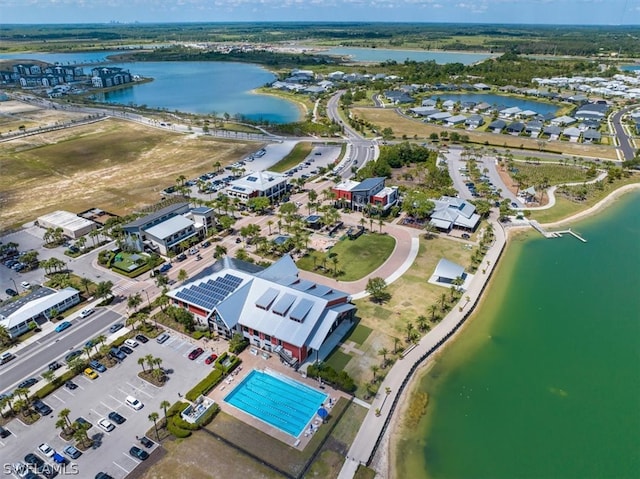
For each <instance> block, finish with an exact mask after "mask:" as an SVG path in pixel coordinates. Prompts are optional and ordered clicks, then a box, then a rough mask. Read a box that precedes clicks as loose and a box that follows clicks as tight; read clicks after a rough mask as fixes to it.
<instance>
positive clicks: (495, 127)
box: [487, 120, 507, 133]
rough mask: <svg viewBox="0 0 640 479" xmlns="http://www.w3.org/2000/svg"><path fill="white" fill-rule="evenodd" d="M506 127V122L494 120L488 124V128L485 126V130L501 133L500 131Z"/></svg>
mask: <svg viewBox="0 0 640 479" xmlns="http://www.w3.org/2000/svg"><path fill="white" fill-rule="evenodd" d="M506 127H507V122H506V121H504V120H494V121H492V122H491V123H489V126H487V130H488V131H490V132H493V133H502V130H504V129H505V128H506Z"/></svg>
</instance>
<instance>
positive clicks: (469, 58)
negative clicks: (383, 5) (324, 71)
mask: <svg viewBox="0 0 640 479" xmlns="http://www.w3.org/2000/svg"><path fill="white" fill-rule="evenodd" d="M323 53H326V54H328V55H340V56H348V57H351V59H353V60H354V61H360V62H384V61H386V60H394V61H396V62H398V63H403V62H404V61H405V60H414V61H417V62H426V61H432V60H433V61H435V62H436V63H438V64H440V65H445V64H447V63H462V64H464V65H471V64H472V63H477V62H481V61H482V60H486V59H487V58H491V57H492V56H495V55H490V54H488V53H486V54H485V53H454V52H428V51H420V50H385V49H381V48H352V47H338V48H331V49H330V50H327V51H325V52H323Z"/></svg>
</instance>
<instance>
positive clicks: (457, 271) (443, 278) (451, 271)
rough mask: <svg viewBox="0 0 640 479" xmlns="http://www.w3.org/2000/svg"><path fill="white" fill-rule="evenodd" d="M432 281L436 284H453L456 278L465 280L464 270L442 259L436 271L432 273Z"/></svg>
mask: <svg viewBox="0 0 640 479" xmlns="http://www.w3.org/2000/svg"><path fill="white" fill-rule="evenodd" d="M433 276H434V280H435V281H436V282H437V283H446V284H453V282H454V281H455V280H456V278H461V279H462V280H465V279H466V277H467V273H465V272H464V268H463V267H462V266H460V265H459V264H456V263H454V262H453V261H449V260H448V259H444V258H442V259H441V260H440V261H439V262H438V265H437V266H436V270H435V271H434V273H433Z"/></svg>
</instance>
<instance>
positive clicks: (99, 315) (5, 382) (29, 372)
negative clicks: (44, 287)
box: [0, 308, 123, 392]
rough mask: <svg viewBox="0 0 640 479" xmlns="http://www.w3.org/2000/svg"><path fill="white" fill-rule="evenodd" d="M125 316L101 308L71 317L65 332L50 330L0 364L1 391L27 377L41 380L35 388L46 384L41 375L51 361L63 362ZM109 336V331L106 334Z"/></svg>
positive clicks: (8, 388) (11, 387)
mask: <svg viewBox="0 0 640 479" xmlns="http://www.w3.org/2000/svg"><path fill="white" fill-rule="evenodd" d="M118 320H123V318H122V317H121V316H120V315H119V314H117V313H115V312H113V311H111V310H108V309H102V308H98V309H96V312H95V313H93V314H92V315H91V316H89V317H88V318H84V319H77V320H72V321H71V322H72V324H73V326H71V327H70V328H69V329H67V330H66V331H63V332H62V333H56V332H51V333H49V334H46V335H43V336H42V337H41V338H39V339H38V340H37V341H35V342H34V343H31V344H29V345H28V346H25V347H24V348H23V349H21V350H20V351H18V352H17V353H16V358H15V359H13V360H12V361H9V362H8V363H6V364H3V365H2V366H0V384H1V385H2V386H1V387H2V392H5V391H10V390H12V389H13V388H15V386H16V385H17V384H18V383H20V382H22V381H23V380H24V379H27V378H31V377H36V378H39V379H40V383H38V384H37V385H36V386H34V388H33V389H37V388H39V387H42V385H43V384H45V382H44V380H43V379H42V378H41V376H40V374H41V373H42V372H44V371H45V370H46V367H47V365H48V364H49V363H50V362H52V361H56V360H57V361H59V362H60V363H61V364H64V356H65V355H66V354H67V353H69V352H70V351H73V350H76V349H82V348H83V346H84V344H85V343H86V342H87V340H89V339H90V338H94V337H96V336H98V335H100V334H102V333H105V331H107V330H108V328H109V326H110V325H111V324H112V323H115V322H116V321H118ZM105 334H107V336H108V333H105Z"/></svg>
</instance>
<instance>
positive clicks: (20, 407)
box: [13, 399, 28, 416]
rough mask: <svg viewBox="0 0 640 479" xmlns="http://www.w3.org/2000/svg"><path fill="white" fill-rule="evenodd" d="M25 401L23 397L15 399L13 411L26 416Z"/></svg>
mask: <svg viewBox="0 0 640 479" xmlns="http://www.w3.org/2000/svg"><path fill="white" fill-rule="evenodd" d="M27 407H28V406H27V401H25V400H24V399H18V400H17V401H15V402H14V403H13V411H14V412H15V413H16V414H17V413H22V415H23V416H26V415H27V414H26V412H27Z"/></svg>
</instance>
